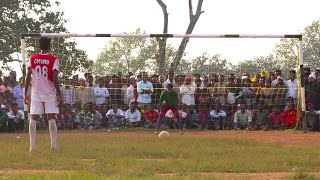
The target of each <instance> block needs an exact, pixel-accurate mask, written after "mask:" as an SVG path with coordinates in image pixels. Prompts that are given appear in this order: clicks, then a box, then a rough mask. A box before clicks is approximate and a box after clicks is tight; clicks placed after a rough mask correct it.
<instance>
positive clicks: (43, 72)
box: [28, 54, 59, 102]
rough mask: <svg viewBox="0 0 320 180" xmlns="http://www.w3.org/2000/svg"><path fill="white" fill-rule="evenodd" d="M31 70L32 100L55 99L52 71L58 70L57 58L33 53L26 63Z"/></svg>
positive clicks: (46, 100)
mask: <svg viewBox="0 0 320 180" xmlns="http://www.w3.org/2000/svg"><path fill="white" fill-rule="evenodd" d="M28 70H31V71H32V84H31V85H32V88H31V100H32V101H41V102H48V101H55V100H56V97H57V94H56V88H55V87H54V83H53V72H54V71H55V72H57V73H58V72H59V60H58V59H57V58H56V57H54V56H52V55H51V54H35V55H33V56H32V57H31V58H30V60H29V64H28Z"/></svg>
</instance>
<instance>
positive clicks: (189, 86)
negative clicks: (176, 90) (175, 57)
mask: <svg viewBox="0 0 320 180" xmlns="http://www.w3.org/2000/svg"><path fill="white" fill-rule="evenodd" d="M195 91H196V84H194V83H192V78H191V77H190V76H187V77H185V79H184V83H183V84H182V85H181V87H180V93H181V95H182V104H184V105H185V106H187V108H189V107H190V106H194V105H195V97H194V93H195Z"/></svg>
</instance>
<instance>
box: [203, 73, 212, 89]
mask: <svg viewBox="0 0 320 180" xmlns="http://www.w3.org/2000/svg"><path fill="white" fill-rule="evenodd" d="M210 86H211V84H209V77H208V76H203V77H202V83H201V86H200V89H203V88H208V87H210Z"/></svg>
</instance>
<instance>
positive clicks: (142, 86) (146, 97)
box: [137, 73, 153, 109]
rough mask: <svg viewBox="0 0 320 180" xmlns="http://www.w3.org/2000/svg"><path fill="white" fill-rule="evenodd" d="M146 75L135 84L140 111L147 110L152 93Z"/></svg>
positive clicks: (151, 87)
mask: <svg viewBox="0 0 320 180" xmlns="http://www.w3.org/2000/svg"><path fill="white" fill-rule="evenodd" d="M147 78H148V75H147V73H143V74H142V81H140V82H138V84H137V92H138V93H139V95H138V103H139V107H140V108H141V109H149V105H150V103H151V94H152V93H153V86H152V84H151V82H149V81H147Z"/></svg>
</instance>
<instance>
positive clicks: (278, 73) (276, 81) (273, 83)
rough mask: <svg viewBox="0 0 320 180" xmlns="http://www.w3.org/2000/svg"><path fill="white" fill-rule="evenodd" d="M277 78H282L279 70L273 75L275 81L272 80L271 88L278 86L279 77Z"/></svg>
mask: <svg viewBox="0 0 320 180" xmlns="http://www.w3.org/2000/svg"><path fill="white" fill-rule="evenodd" d="M279 76H280V77H282V72H281V70H280V69H278V70H276V73H275V75H274V77H275V78H276V79H272V82H271V88H275V87H276V85H277V84H278V77H279Z"/></svg>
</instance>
